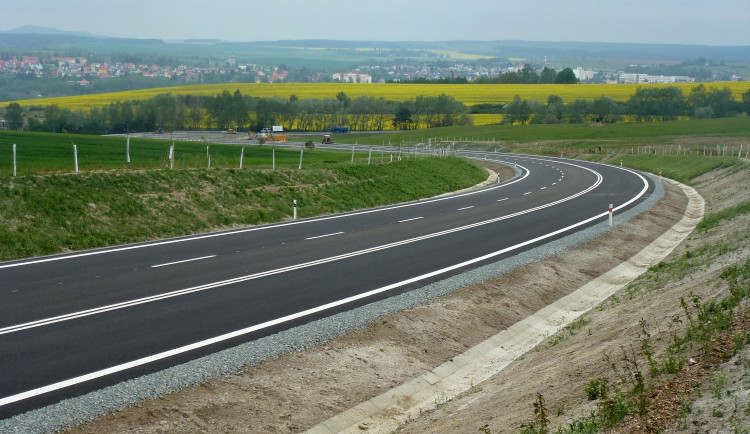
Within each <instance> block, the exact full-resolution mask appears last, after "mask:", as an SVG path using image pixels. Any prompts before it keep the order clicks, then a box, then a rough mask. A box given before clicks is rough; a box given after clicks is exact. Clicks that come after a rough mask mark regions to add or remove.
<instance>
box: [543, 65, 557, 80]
mask: <svg viewBox="0 0 750 434" xmlns="http://www.w3.org/2000/svg"><path fill="white" fill-rule="evenodd" d="M556 77H557V73H556V72H555V70H554V69H552V68H548V67H546V66H545V67H544V68H542V73H541V74H539V83H543V84H550V83H554V82H555V78H556Z"/></svg>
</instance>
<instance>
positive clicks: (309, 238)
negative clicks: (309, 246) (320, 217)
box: [305, 232, 343, 240]
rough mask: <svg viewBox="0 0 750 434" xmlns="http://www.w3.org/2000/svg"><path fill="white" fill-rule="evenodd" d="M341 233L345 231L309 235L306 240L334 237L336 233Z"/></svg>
mask: <svg viewBox="0 0 750 434" xmlns="http://www.w3.org/2000/svg"><path fill="white" fill-rule="evenodd" d="M341 234H343V232H334V233H332V234H325V235H318V236H315V237H308V238H305V239H306V240H315V239H318V238H325V237H332V236H334V235H341Z"/></svg>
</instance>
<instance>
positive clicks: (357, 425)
mask: <svg viewBox="0 0 750 434" xmlns="http://www.w3.org/2000/svg"><path fill="white" fill-rule="evenodd" d="M666 181H668V182H671V183H673V184H675V185H677V186H678V187H680V188H681V189H682V191H683V192H684V193H685V195H686V196H687V197H688V206H687V208H686V210H685V214H684V216H683V217H682V219H681V220H680V221H679V222H677V223H676V224H675V225H674V226H672V227H671V228H670V229H669V230H667V231H666V232H665V233H663V234H662V235H661V236H660V237H659V238H657V239H656V240H654V241H653V242H652V243H651V244H649V245H648V246H646V247H645V248H643V249H642V250H641V251H640V252H638V253H636V254H635V255H634V256H632V257H631V258H630V259H629V260H628V261H626V262H623V263H622V264H620V265H618V266H617V267H615V268H613V269H611V270H610V271H608V272H607V273H604V274H603V275H601V276H599V277H597V278H596V279H594V280H592V281H590V282H589V283H587V284H585V285H583V286H582V287H580V288H579V289H577V290H575V291H574V292H572V293H571V294H568V295H567V296H565V297H562V298H560V299H559V300H557V301H556V302H554V303H552V304H550V305H548V306H547V307H545V308H543V309H541V310H539V311H538V312H536V313H534V314H532V315H530V316H528V317H527V318H525V319H523V320H521V321H519V322H517V323H516V324H514V325H512V326H511V327H509V328H508V329H506V330H503V331H501V332H500V333H498V334H496V335H495V336H493V337H491V338H489V339H487V340H485V341H484V342H482V343H480V344H478V345H476V346H474V347H473V348H471V349H469V350H468V351H466V352H464V353H463V354H461V355H459V356H457V357H454V358H453V360H451V361H448V362H446V363H443V364H442V365H440V366H438V367H436V368H434V369H432V370H431V371H428V372H425V373H424V374H422V375H421V376H419V377H417V378H415V379H413V380H411V381H408V382H406V383H404V384H402V385H400V386H398V387H395V388H393V389H391V390H389V391H387V392H385V393H382V394H380V395H378V396H376V397H374V398H372V399H370V400H368V401H365V402H363V403H361V404H359V405H357V406H356V407H353V408H351V409H349V410H347V411H345V412H343V413H340V414H338V415H336V416H334V417H332V418H330V419H328V420H326V421H324V422H322V423H320V424H318V425H316V426H314V427H312V428H311V429H310V430H309V431H308V432H309V433H316V434H317V433H332V432H349V433H355V432H362V431H363V430H367V431H368V432H376V433H377V432H391V431H393V430H396V429H397V428H398V427H399V425H400V424H402V423H405V422H407V421H408V420H410V419H412V418H415V417H417V416H419V414H420V412H421V411H425V410H428V409H431V408H433V407H434V405H435V402H436V401H437V400H438V399H451V398H454V397H456V396H457V395H459V394H461V393H463V392H466V391H467V390H469V389H470V388H471V387H473V386H474V385H478V384H480V383H482V382H483V381H485V380H488V379H489V378H491V377H492V376H494V375H495V374H497V373H499V372H500V371H502V370H503V369H504V368H505V367H506V366H508V365H509V364H510V363H511V362H513V361H514V360H515V359H517V358H518V357H520V356H522V355H523V354H524V353H526V352H527V351H529V350H531V349H532V348H534V347H535V346H536V345H538V344H539V343H540V342H542V341H543V340H544V339H545V338H546V337H547V336H550V335H552V334H554V333H556V332H558V331H559V330H561V329H562V328H564V327H565V326H566V325H568V324H570V323H572V322H573V321H575V320H576V319H577V318H578V317H580V316H581V315H583V314H584V313H586V312H588V311H589V310H590V309H592V308H594V307H595V306H597V305H598V304H599V303H601V302H602V301H604V300H606V299H607V298H609V297H610V296H611V295H613V294H614V293H615V292H617V291H618V290H620V289H621V288H623V287H625V285H627V284H628V283H630V282H631V281H633V280H635V279H636V278H637V277H638V276H640V275H641V274H642V273H644V272H645V271H646V270H647V269H648V268H649V267H650V266H652V265H654V264H656V263H658V262H659V261H661V260H662V259H664V258H665V257H667V256H668V255H669V254H670V253H671V252H672V250H674V248H675V247H677V246H678V245H679V244H680V243H681V242H682V241H683V240H684V239H685V238H687V236H688V235H690V233H691V232H692V231H693V229H695V226H696V225H697V224H698V222H699V221H700V220H701V219H702V218H703V213H704V200H703V198H702V197H701V196H700V195H699V194H698V192H696V191H695V190H694V189H693V188H691V187H688V186H686V185H683V184H680V183H678V182H675V181H672V180H666ZM394 415H396V416H394Z"/></svg>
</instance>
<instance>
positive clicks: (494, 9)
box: [0, 0, 750, 45]
mask: <svg viewBox="0 0 750 434" xmlns="http://www.w3.org/2000/svg"><path fill="white" fill-rule="evenodd" d="M749 23H750V0H710V1H709V0H616V1H615V0H512V1H506V0H494V1H492V0H482V1H480V0H433V1H423V0H418V1H414V0H370V1H368V0H346V1H343V0H312V1H299V0H266V1H258V0H217V1H199V0H117V1H113V0H0V31H2V30H10V29H13V28H16V27H20V26H23V25H36V26H44V27H55V28H58V29H61V30H76V31H85V32H89V33H93V34H97V35H106V36H117V37H131V38H157V39H165V40H173V39H190V38H199V39H205V38H209V39H222V40H228V41H261V40H279V39H339V40H387V41H441V40H454V39H463V40H508V39H522V40H530V41H586V42H637V43H668V44H705V45H750V24H749Z"/></svg>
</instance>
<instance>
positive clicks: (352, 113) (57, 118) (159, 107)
mask: <svg viewBox="0 0 750 434" xmlns="http://www.w3.org/2000/svg"><path fill="white" fill-rule="evenodd" d="M5 117H6V122H7V124H8V127H9V128H11V129H21V128H23V126H24V124H25V123H24V119H26V125H27V127H28V129H29V130H31V131H44V132H63V131H66V132H69V133H81V134H120V133H128V132H131V131H158V130H164V131H175V130H204V129H205V130H216V129H220V130H226V129H229V128H231V129H234V130H237V131H245V130H250V131H260V130H261V129H262V128H266V127H270V126H272V125H282V126H284V128H285V129H287V130H296V131H324V130H328V129H330V128H331V127H333V126H346V127H349V128H350V129H351V130H359V131H382V130H388V129H392V128H398V129H416V128H432V127H444V126H451V125H471V124H472V119H471V117H470V116H469V108H468V107H467V106H466V105H464V104H463V103H461V102H459V101H457V100H456V99H455V97H453V96H448V95H446V94H442V95H439V96H435V97H433V96H417V97H415V98H411V99H409V100H406V101H401V102H397V101H391V100H387V99H385V98H382V97H375V96H360V97H357V98H353V99H352V98H350V97H349V96H348V95H346V94H345V93H344V92H339V93H338V94H337V95H336V97H335V98H323V99H312V98H310V99H300V98H298V97H297V96H295V95H292V96H291V97H289V98H288V99H282V98H255V97H251V96H248V95H243V94H242V93H241V92H240V91H239V90H237V91H235V92H234V93H230V92H229V91H223V92H222V93H220V94H217V95H214V96H198V95H172V94H171V93H166V94H159V95H156V96H155V97H153V98H151V99H148V100H144V101H124V102H116V103H113V104H109V105H106V106H103V107H101V108H92V109H90V110H85V111H84V110H82V111H73V110H70V109H67V108H61V107H59V106H56V105H50V106H45V107H33V106H32V107H29V108H28V109H27V110H24V108H23V107H21V106H20V105H19V104H18V103H11V104H9V105H8V106H7V107H6V110H5Z"/></svg>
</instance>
